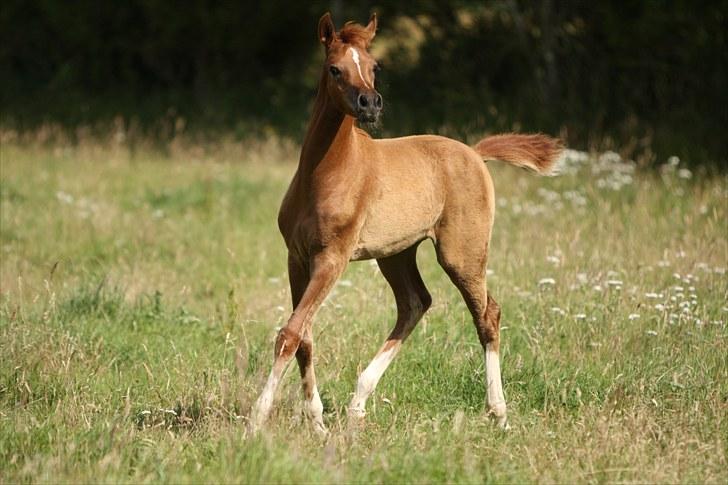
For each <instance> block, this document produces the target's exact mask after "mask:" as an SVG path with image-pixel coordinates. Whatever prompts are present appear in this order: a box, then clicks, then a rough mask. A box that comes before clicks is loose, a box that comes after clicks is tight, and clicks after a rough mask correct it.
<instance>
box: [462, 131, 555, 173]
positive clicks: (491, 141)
mask: <svg viewBox="0 0 728 485" xmlns="http://www.w3.org/2000/svg"><path fill="white" fill-rule="evenodd" d="M473 148H474V149H475V151H476V152H478V154H479V155H480V156H481V157H483V159H484V160H485V161H488V160H500V161H502V162H507V163H510V164H511V165H515V166H517V167H523V168H528V169H530V170H533V171H535V172H538V173H539V174H541V175H550V174H552V173H553V172H554V168H555V165H556V162H557V160H558V159H559V158H560V155H561V152H562V151H563V150H564V145H563V143H562V142H561V140H559V139H557V138H551V137H550V136H546V135H541V134H537V135H517V134H515V133H507V134H503V135H493V136H489V137H487V138H484V139H482V140H480V141H479V142H478V143H477V144H476V145H475V146H474V147H473Z"/></svg>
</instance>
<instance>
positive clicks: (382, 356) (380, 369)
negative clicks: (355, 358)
mask: <svg viewBox="0 0 728 485" xmlns="http://www.w3.org/2000/svg"><path fill="white" fill-rule="evenodd" d="M400 345H401V344H399V343H398V344H396V345H395V346H393V347H392V348H390V349H389V350H387V351H385V352H381V353H379V354H377V355H376V357H374V359H373V360H372V362H371V363H370V364H369V365H368V366H367V368H366V369H364V372H362V373H361V375H360V376H359V380H358V382H357V385H356V393H354V399H352V400H351V404H350V405H349V409H351V410H352V411H354V412H356V413H357V414H359V415H361V416H363V415H364V408H365V406H366V402H367V398H368V397H369V395H370V394H371V393H372V392H374V389H375V388H376V387H377V383H378V382H379V379H381V378H382V375H383V374H384V371H385V370H387V367H389V364H391V363H392V360H394V357H395V356H396V355H397V352H398V351H399V347H400Z"/></svg>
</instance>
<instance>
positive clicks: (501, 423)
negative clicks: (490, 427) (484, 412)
mask: <svg viewBox="0 0 728 485" xmlns="http://www.w3.org/2000/svg"><path fill="white" fill-rule="evenodd" d="M488 415H489V416H490V417H491V418H492V419H493V420H494V421H495V424H496V426H498V428H500V429H502V430H503V431H507V430H509V429H511V426H510V425H509V424H508V416H507V414H506V406H505V404H501V405H497V406H492V407H491V408H490V410H489V411H488Z"/></svg>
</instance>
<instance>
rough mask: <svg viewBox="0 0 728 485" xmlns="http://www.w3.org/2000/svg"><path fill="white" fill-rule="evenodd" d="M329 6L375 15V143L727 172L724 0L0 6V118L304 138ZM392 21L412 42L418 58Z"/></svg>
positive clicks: (26, 123) (18, 122)
mask: <svg viewBox="0 0 728 485" xmlns="http://www.w3.org/2000/svg"><path fill="white" fill-rule="evenodd" d="M327 10H331V11H332V12H333V14H334V19H335V21H336V22H337V25H339V26H340V25H341V24H342V22H343V21H344V20H349V19H356V20H358V21H360V22H364V21H366V19H367V17H368V15H369V13H370V11H377V12H378V13H379V14H380V24H379V26H380V30H379V34H380V42H386V43H387V48H386V49H387V54H386V56H384V57H385V58H384V59H382V64H383V65H384V66H385V69H384V72H383V73H382V75H381V79H380V81H381V82H380V90H381V91H382V93H383V95H384V99H385V109H386V114H385V120H384V125H383V129H382V130H381V134H382V135H401V134H410V133H413V132H421V131H438V132H445V133H446V134H452V135H457V136H465V135H480V134H482V133H484V132H488V131H490V132H493V131H504V130H512V129H521V130H539V131H545V132H550V133H559V132H560V133H561V134H562V135H563V136H565V137H566V138H567V141H568V142H569V144H570V145H571V146H576V147H582V148H583V147H593V146H599V147H606V148H611V147H615V148H618V149H619V150H620V151H622V152H624V153H625V154H627V155H630V156H639V155H640V154H646V155H647V157H646V159H648V160H649V159H650V158H651V154H652V153H655V154H656V155H657V158H658V159H659V160H661V161H662V160H664V159H665V158H666V157H667V156H669V155H672V154H677V155H679V156H681V157H682V158H684V159H686V160H688V161H689V162H691V163H696V162H703V161H713V162H717V163H718V164H724V163H725V161H726V158H725V157H726V153H728V146H727V145H726V137H725V136H723V134H722V129H723V128H724V127H725V126H726V124H728V118H727V115H726V110H725V106H727V105H728V99H727V98H726V92H727V90H726V89H725V86H727V85H728V74H727V72H726V66H728V48H727V47H728V46H726V34H725V32H726V29H725V23H726V15H728V13H727V12H728V8H727V5H726V2H725V1H718V2H700V3H699V4H695V3H693V2H682V1H671V2H654V1H642V2H636V1H621V2H608V3H605V2H602V3H599V4H594V3H589V2H586V3H585V2H571V1H570V2H554V1H543V2H539V3H535V4H534V3H532V2H522V1H516V0H510V1H504V2H487V3H486V4H483V2H481V1H442V2H441V1H429V0H428V1H404V2H386V3H384V4H375V3H371V2H364V1H356V2H341V1H331V2H294V1H285V0H279V1H272V2H262V3H260V2H202V1H192V2H186V3H185V5H184V8H181V7H180V6H179V5H178V4H176V3H174V2H169V1H162V0H154V1H144V2H141V1H133V2H101V3H99V2H89V1H77V2H73V3H72V5H67V4H65V3H63V2H61V3H59V2H50V1H41V0H35V1H22V0H9V1H7V2H4V5H3V8H2V9H1V11H0V12H1V13H0V36H1V38H0V65H2V66H3V69H2V71H1V72H2V74H0V104H1V105H2V107H3V110H2V111H3V113H2V115H3V123H4V124H5V125H10V126H14V127H20V128H33V127H35V126H37V125H38V124H39V123H41V122H45V121H56V122H61V123H63V124H65V125H67V126H70V127H75V126H78V125H80V124H92V125H97V126H103V125H104V123H110V122H111V120H113V119H115V118H117V117H118V116H119V115H120V116H121V118H117V119H121V120H124V121H123V123H124V126H125V128H126V129H127V130H130V129H133V128H134V129H136V128H139V127H141V128H140V129H141V131H143V132H145V133H148V134H151V135H152V136H155V137H158V138H160V139H161V140H162V141H164V140H166V139H168V138H169V137H170V136H172V135H174V133H176V132H178V131H179V130H180V129H186V130H188V131H189V130H193V131H205V132H209V131H210V130H212V131H213V132H216V131H217V130H230V129H232V130H233V132H235V133H238V134H239V135H248V134H251V133H256V132H257V133H260V132H263V131H265V130H267V129H268V128H271V127H272V128H275V129H276V130H278V131H281V132H282V133H285V134H288V135H291V136H294V137H296V138H300V136H301V133H302V131H303V129H304V127H305V122H306V119H307V107H308V106H309V105H310V101H311V99H312V97H313V94H314V90H315V87H316V83H317V81H318V64H319V63H320V62H321V57H322V56H321V47H320V45H319V44H318V42H317V41H316V35H315V31H316V30H315V29H316V22H317V20H318V18H319V16H320V15H321V14H322V13H323V12H325V11H327ZM402 17H408V18H410V19H412V21H413V24H414V25H415V27H416V28H417V29H418V31H419V34H418V35H422V39H421V41H420V42H419V44H418V46H417V47H416V49H417V51H418V56H417V59H416V60H414V61H413V60H412V59H409V58H408V56H407V55H406V48H405V47H404V45H405V44H406V43H407V42H409V41H410V40H411V38H412V37H413V36H414V35H415V32H413V31H411V30H407V29H403V28H402V24H400V23H398V22H397V19H398V18H402ZM180 120H184V121H180ZM99 123H100V125H99ZM135 127H136V128H135Z"/></svg>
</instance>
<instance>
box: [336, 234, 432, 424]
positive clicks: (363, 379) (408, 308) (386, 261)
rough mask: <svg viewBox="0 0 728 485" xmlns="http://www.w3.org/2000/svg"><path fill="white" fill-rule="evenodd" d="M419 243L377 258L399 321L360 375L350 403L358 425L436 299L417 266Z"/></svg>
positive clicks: (354, 421) (352, 414) (350, 413)
mask: <svg viewBox="0 0 728 485" xmlns="http://www.w3.org/2000/svg"><path fill="white" fill-rule="evenodd" d="M416 255H417V246H416V245H415V246H412V247H411V248H409V249H406V250H405V251H403V252H401V253H399V254H397V255H395V256H391V257H389V258H383V259H379V260H377V262H378V263H379V268H380V269H381V271H382V274H384V277H385V278H386V280H387V282H388V283H389V286H391V287H392V291H393V292H394V298H395V300H396V302H397V322H396V323H395V325H394V329H393V330H392V333H390V334H389V337H388V338H387V340H386V342H384V344H383V345H382V347H381V348H380V349H379V351H378V352H377V355H376V356H375V357H374V359H373V360H372V362H371V363H370V364H369V365H368V366H367V368H366V369H365V370H364V372H362V373H361V375H360V376H359V380H358V382H357V386H356V392H355V393H354V398H353V399H352V400H351V404H350V405H349V422H350V424H351V425H356V424H357V423H358V421H360V420H361V419H362V418H363V417H364V415H365V407H366V401H367V398H368V397H369V395H370V394H371V393H372V392H373V391H374V388H375V387H376V386H377V383H378V382H379V379H381V377H382V375H383V374H384V371H385V370H387V367H389V364H391V363H392V360H394V357H395V356H396V355H397V353H398V352H399V349H400V348H401V347H402V342H404V340H405V339H406V338H407V337H408V336H409V334H410V333H412V330H414V328H415V326H416V325H417V322H419V321H420V319H421V318H422V315H424V314H425V312H426V311H427V309H428V308H429V307H430V304H431V303H432V298H431V297H430V294H429V293H428V291H427V288H425V284H424V283H423V282H422V278H421V277H420V272H419V271H418V269H417V257H416Z"/></svg>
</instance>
